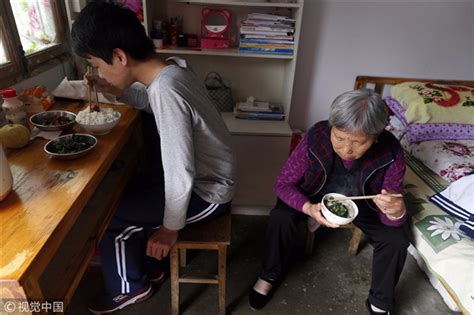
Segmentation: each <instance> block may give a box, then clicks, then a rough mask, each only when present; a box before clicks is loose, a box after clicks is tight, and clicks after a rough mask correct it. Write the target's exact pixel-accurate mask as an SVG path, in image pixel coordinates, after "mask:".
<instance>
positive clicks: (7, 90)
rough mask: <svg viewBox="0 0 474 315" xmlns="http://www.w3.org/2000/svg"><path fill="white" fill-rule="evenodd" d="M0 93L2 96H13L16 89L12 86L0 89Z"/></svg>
mask: <svg viewBox="0 0 474 315" xmlns="http://www.w3.org/2000/svg"><path fill="white" fill-rule="evenodd" d="M0 94H1V95H2V96H3V98H10V97H15V96H16V90H15V88H13V87H9V88H4V89H1V90H0Z"/></svg>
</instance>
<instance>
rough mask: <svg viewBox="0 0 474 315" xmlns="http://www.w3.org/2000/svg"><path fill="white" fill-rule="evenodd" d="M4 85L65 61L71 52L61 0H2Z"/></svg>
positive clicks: (0, 73)
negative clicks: (62, 58)
mask: <svg viewBox="0 0 474 315" xmlns="http://www.w3.org/2000/svg"><path fill="white" fill-rule="evenodd" d="M0 10H1V12H2V14H1V17H0V86H4V85H10V84H13V83H15V82H18V81H19V80H22V79H25V78H27V77H29V76H31V75H34V74H37V73H38V72H40V71H42V70H45V69H46V68H47V67H49V66H52V65H55V64H58V63H59V62H61V59H60V57H62V56H66V55H67V54H68V51H69V48H68V46H67V43H66V35H67V34H66V33H65V32H64V30H65V29H66V25H65V23H64V18H63V14H62V12H64V9H63V1H60V0H0Z"/></svg>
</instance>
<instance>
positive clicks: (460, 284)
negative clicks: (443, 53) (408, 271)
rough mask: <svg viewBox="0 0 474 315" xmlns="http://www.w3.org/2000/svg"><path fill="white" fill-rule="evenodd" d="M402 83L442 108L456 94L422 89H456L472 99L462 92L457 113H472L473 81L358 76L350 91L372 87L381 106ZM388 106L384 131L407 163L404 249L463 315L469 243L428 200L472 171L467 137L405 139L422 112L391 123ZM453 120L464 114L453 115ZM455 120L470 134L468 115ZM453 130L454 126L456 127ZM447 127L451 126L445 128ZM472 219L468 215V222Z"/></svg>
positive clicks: (473, 292)
mask: <svg viewBox="0 0 474 315" xmlns="http://www.w3.org/2000/svg"><path fill="white" fill-rule="evenodd" d="M407 82H423V86H422V87H420V86H416V84H409V86H410V88H412V89H415V92H416V94H418V95H420V96H421V97H423V98H424V102H423V103H427V102H429V101H430V100H432V99H433V98H436V101H437V102H438V103H439V104H443V105H444V106H446V107H447V108H448V107H449V106H451V105H450V104H449V101H450V100H448V98H450V97H451V96H453V95H454V94H457V93H456V92H453V93H451V94H450V95H448V96H447V97H446V99H438V98H437V93H438V92H437V91H439V92H441V93H442V94H443V90H442V88H438V89H435V92H436V93H434V94H435V95H433V93H431V92H433V90H431V92H427V91H425V89H424V86H428V87H430V86H431V87H432V86H433V85H434V86H435V87H436V86H438V87H439V85H443V86H444V85H447V86H454V90H456V91H457V90H459V91H461V90H462V91H464V92H466V93H471V94H472V97H471V94H467V95H468V96H467V97H465V98H464V104H463V105H464V107H465V108H463V109H464V111H466V110H467V109H468V108H469V110H467V112H469V113H471V112H472V111H474V103H473V100H474V81H447V80H426V79H408V78H390V77H370V76H358V77H357V79H356V82H355V89H359V88H364V87H366V88H371V89H374V90H375V91H376V92H378V93H380V94H381V95H383V96H385V97H387V98H386V99H385V100H386V102H390V101H391V99H390V97H391V93H394V91H395V92H396V89H395V88H393V87H394V86H397V85H402V84H405V83H407ZM458 86H463V88H462V89H461V88H458ZM466 87H467V88H466ZM416 89H417V90H416ZM448 92H449V91H448ZM464 92H463V93H464ZM451 98H452V97H451ZM443 102H444V103H443ZM420 106H424V105H423V104H422V105H420ZM389 107H390V108H391V109H392V116H391V120H390V123H389V125H388V127H387V129H388V130H389V131H391V132H392V133H393V134H394V135H395V136H396V137H397V138H398V139H399V140H400V143H401V145H402V147H403V149H404V151H405V159H406V162H407V165H408V167H407V172H406V175H405V182H404V189H405V199H406V202H407V209H408V211H409V213H410V216H411V220H410V222H409V224H408V226H407V229H408V234H409V235H410V242H411V245H410V247H409V249H408V251H409V253H410V254H411V255H412V256H413V257H414V258H415V259H416V261H417V262H418V265H419V266H420V268H421V269H422V270H423V271H424V272H425V273H426V274H427V276H428V278H429V280H430V282H431V284H432V285H433V287H435V288H436V289H437V290H438V292H439V293H440V294H441V296H442V297H443V299H444V301H445V302H446V304H447V305H448V307H449V308H450V309H451V310H453V311H458V312H462V313H463V314H474V239H472V238H470V237H469V236H468V234H464V233H463V231H461V230H460V229H459V226H460V225H461V224H462V222H461V221H460V220H459V218H458V217H456V216H454V215H451V214H449V213H447V212H446V211H443V210H442V209H441V208H440V207H438V206H437V205H436V204H435V203H434V202H433V201H432V200H431V198H432V196H433V195H436V194H437V193H440V192H442V191H444V190H445V189H446V188H447V187H448V186H449V185H450V184H451V183H453V182H455V181H456V180H459V179H460V178H462V177H463V176H474V175H469V174H470V173H472V172H474V138H472V136H473V135H472V134H471V135H470V136H469V135H468V136H466V134H463V135H460V138H461V139H457V138H456V139H455V140H453V139H450V138H449V137H448V136H447V133H449V132H448V131H447V129H444V130H441V133H440V135H439V137H438V138H443V137H445V138H446V139H434V140H429V139H426V140H423V137H425V136H426V137H427V138H429V136H430V135H433V134H434V133H435V132H434V131H432V130H429V131H428V133H426V132H425V134H424V135H423V134H422V135H421V138H418V139H415V138H416V137H417V136H416V135H415V136H413V135H411V138H410V137H409V136H408V135H407V133H408V132H407V130H408V129H407V127H408V128H409V127H410V126H416V124H417V123H418V122H419V123H420V124H419V125H418V127H421V129H423V128H425V127H426V126H427V125H424V123H425V122H423V117H422V116H423V113H422V114H420V113H419V112H418V111H417V110H418V109H417V108H415V109H413V108H412V109H411V110H412V113H414V116H416V115H418V116H419V117H418V118H419V120H418V121H415V122H413V121H411V122H408V123H407V122H406V121H405V122H403V121H402V122H400V120H397V118H398V117H400V116H399V115H396V113H395V112H396V111H397V108H396V107H393V106H390V105H389ZM405 110H406V111H405ZM404 111H405V112H404V114H405V115H406V117H408V114H407V112H408V111H409V109H407V108H405V109H404ZM398 114H400V113H398ZM457 116H465V115H459V114H458V115H457ZM406 117H405V119H406ZM420 117H421V118H420ZM457 118H460V119H464V121H461V122H460V125H459V126H464V127H467V128H471V129H469V130H468V133H470V132H471V130H472V128H474V123H472V121H473V119H474V115H472V116H470V117H469V115H467V117H456V119H457ZM410 119H412V117H411V118H410ZM426 123H429V122H426ZM456 123H459V122H456ZM459 126H457V125H454V127H456V128H457V127H459ZM451 127H453V126H449V128H451ZM421 129H420V130H421ZM420 130H418V131H420ZM453 131H454V132H455V133H459V131H460V129H459V128H457V129H453ZM465 131H466V130H464V132H465ZM419 135H420V134H419ZM420 139H421V140H420ZM473 217H474V216H472V215H471V219H472V218H473Z"/></svg>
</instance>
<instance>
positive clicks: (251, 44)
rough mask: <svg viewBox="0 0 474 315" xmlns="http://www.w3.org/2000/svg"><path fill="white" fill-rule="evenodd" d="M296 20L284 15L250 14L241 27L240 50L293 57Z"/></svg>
mask: <svg viewBox="0 0 474 315" xmlns="http://www.w3.org/2000/svg"><path fill="white" fill-rule="evenodd" d="M294 34H295V20H294V19H290V18H289V17H287V16H283V15H274V14H263V13H250V14H249V15H248V16H247V19H246V20H245V21H242V23H241V26H240V46H239V50H240V51H241V52H246V53H263V54H278V55H293V51H294V43H295V41H294V40H295V37H294Z"/></svg>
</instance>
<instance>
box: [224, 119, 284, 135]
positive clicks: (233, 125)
mask: <svg viewBox="0 0 474 315" xmlns="http://www.w3.org/2000/svg"><path fill="white" fill-rule="evenodd" d="M222 118H223V119H224V122H225V124H226V126H227V129H229V132H230V133H231V134H232V135H244V136H245V135H247V136H277V137H291V135H292V132H291V128H290V125H289V124H288V122H287V121H284V120H283V121H269V120H247V119H237V118H235V117H234V115H233V113H222Z"/></svg>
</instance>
